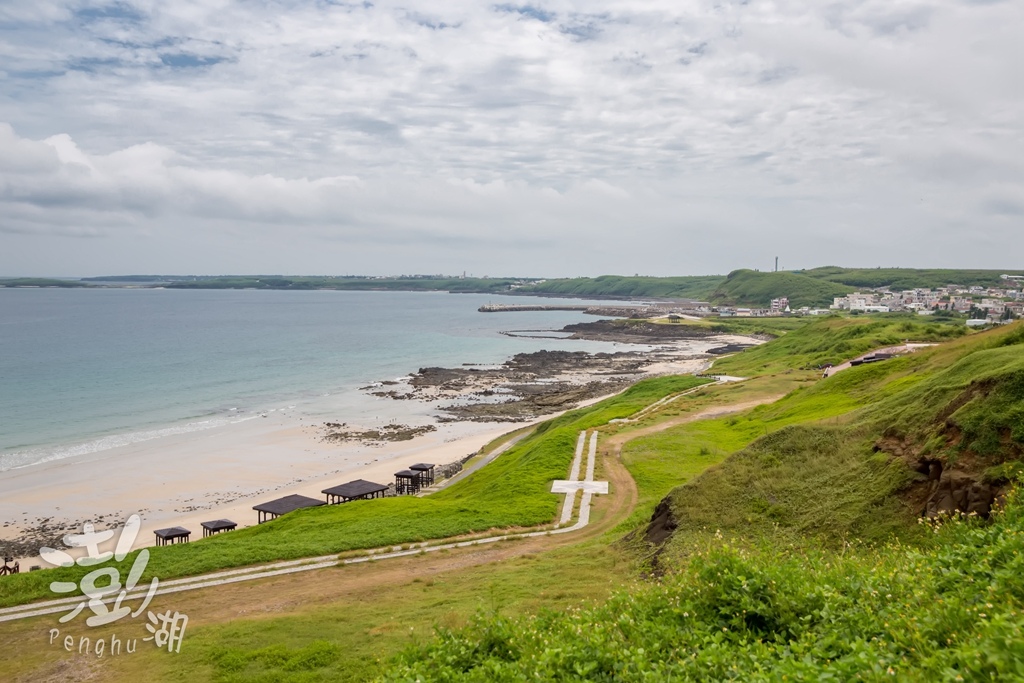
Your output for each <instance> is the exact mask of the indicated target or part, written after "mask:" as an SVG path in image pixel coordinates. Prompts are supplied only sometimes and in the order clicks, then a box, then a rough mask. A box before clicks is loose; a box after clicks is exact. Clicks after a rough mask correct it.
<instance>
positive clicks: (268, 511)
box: [252, 494, 327, 524]
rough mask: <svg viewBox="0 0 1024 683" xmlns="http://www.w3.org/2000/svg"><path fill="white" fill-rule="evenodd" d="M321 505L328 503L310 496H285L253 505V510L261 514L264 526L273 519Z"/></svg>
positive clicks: (260, 519) (260, 521)
mask: <svg viewBox="0 0 1024 683" xmlns="http://www.w3.org/2000/svg"><path fill="white" fill-rule="evenodd" d="M320 505H327V503H325V502H324V501H322V500H317V499H316V498H310V497H309V496H300V495H298V494H293V495H290V496H285V497H284V498H278V499H277V500H272V501H270V502H268V503H260V504H259V505H253V506H252V509H253V510H255V511H256V512H258V513H259V523H260V524H263V522H269V521H270V520H272V519H277V518H278V517H280V516H281V515H285V514H288V513H289V512H293V511H294V510H300V509H302V508H314V507H318V506H320Z"/></svg>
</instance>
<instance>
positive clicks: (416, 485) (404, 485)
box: [395, 470, 420, 496]
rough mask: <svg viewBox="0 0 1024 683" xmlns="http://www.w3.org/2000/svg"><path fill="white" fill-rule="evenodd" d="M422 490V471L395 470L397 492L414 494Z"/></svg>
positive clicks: (399, 493)
mask: <svg viewBox="0 0 1024 683" xmlns="http://www.w3.org/2000/svg"><path fill="white" fill-rule="evenodd" d="M419 490H420V473H419V472H416V471H413V470H402V471H401V472H395V493H396V494H398V495H400V496H401V495H402V494H410V495H411V494H414V493H419Z"/></svg>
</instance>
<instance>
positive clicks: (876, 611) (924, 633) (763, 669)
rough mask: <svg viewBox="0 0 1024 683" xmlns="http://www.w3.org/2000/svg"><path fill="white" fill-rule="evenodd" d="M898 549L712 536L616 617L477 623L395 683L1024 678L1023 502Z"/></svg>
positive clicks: (418, 654)
mask: <svg viewBox="0 0 1024 683" xmlns="http://www.w3.org/2000/svg"><path fill="white" fill-rule="evenodd" d="M934 536H935V542H934V543H933V544H932V545H931V546H930V547H928V548H927V549H925V550H922V549H917V548H907V547H904V546H901V545H899V544H892V545H887V546H884V547H881V548H867V547H861V546H858V545H857V544H853V545H850V546H848V547H847V548H846V549H845V552H844V553H843V554H842V555H837V554H835V553H832V552H828V551H810V550H808V551H802V552H798V553H791V552H787V551H786V549H780V548H778V547H771V546H764V547H761V548H758V549H756V550H754V551H746V550H743V549H739V548H736V547H733V546H731V545H730V544H729V543H728V542H726V541H725V540H724V539H722V538H721V536H718V535H716V536H715V537H712V538H711V539H710V540H709V542H708V543H707V544H706V546H705V547H704V548H702V549H700V550H699V552H697V553H696V554H695V555H694V557H693V560H692V561H691V562H690V563H689V564H688V566H686V568H685V569H683V570H682V571H681V572H680V573H679V574H678V575H675V576H671V577H669V578H667V579H666V580H665V581H664V582H663V583H662V584H656V585H649V586H646V587H638V588H633V589H631V590H627V591H622V592H619V593H617V594H616V595H615V596H614V597H612V598H611V599H610V600H609V601H608V602H606V603H605V604H602V605H599V606H596V607H587V608H582V609H577V610H572V611H569V612H565V611H561V612H546V613H543V614H540V615H539V616H536V617H533V618H529V619H508V618H504V617H502V616H500V615H480V616H479V617H478V618H477V619H476V621H475V622H474V623H473V624H471V625H470V626H469V627H467V628H463V629H456V630H447V629H441V630H440V631H439V634H438V637H437V639H436V640H435V641H434V642H432V643H430V644H429V645H427V646H424V647H417V648H412V649H410V650H408V651H407V652H406V653H404V654H403V655H402V656H401V657H400V658H398V659H397V660H396V662H395V663H394V666H393V668H392V669H391V670H390V671H388V672H387V673H386V674H385V675H384V676H383V678H382V680H387V681H411V680H421V681H520V680H587V681H651V680H659V681H667V680H681V681H702V680H744V681H760V680H787V679H792V680H815V681H823V680H835V681H849V680H881V679H883V678H889V677H896V679H897V680H997V679H998V680H1010V679H1013V680H1019V679H1020V678H1021V677H1022V676H1024V612H1022V608H1024V504H1022V501H1021V499H1020V495H1019V494H1018V493H1014V494H1012V495H1011V496H1010V499H1009V500H1008V502H1007V506H1006V509H1005V511H1004V512H1002V513H999V514H997V515H996V517H995V521H994V523H992V524H984V523H981V522H980V521H979V520H977V519H976V518H964V519H952V520H947V521H945V523H942V524H937V525H936V526H935V527H934Z"/></svg>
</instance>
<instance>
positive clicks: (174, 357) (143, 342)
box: [0, 289, 610, 471]
mask: <svg viewBox="0 0 1024 683" xmlns="http://www.w3.org/2000/svg"><path fill="white" fill-rule="evenodd" d="M489 302H493V303H499V302H505V303H518V304H526V303H549V304H550V303H552V301H551V300H550V299H535V298H533V297H500V296H492V295H473V294H458V295H454V294H446V293H416V292H334V291H310V292H284V291H255V290H240V291H228V290H207V291H201V290H200V291H180V290H153V289H96V290H78V289H70V290H60V289H0V471H2V470H4V469H10V468H12V467H20V466H24V465H29V464H33V463H37V462H42V461H46V460H53V459H58V458H66V457H74V456H75V455H79V454H84V453H89V452H95V451H97V450H103V449H106V448H112V447H116V446H119V445H123V444H125V443H131V442H135V441H141V440H148V439H155V438H160V437H161V436H165V435H168V434H173V433H178V432H181V431H193V430H199V429H205V428H209V427H213V426H217V425H220V424H225V423H228V422H232V421H239V420H244V419H248V418H250V417H252V416H253V415H256V414H258V413H259V412H260V411H263V410H267V409H268V408H270V407H274V406H281V407H284V406H285V405H288V406H298V407H299V408H298V409H299V410H302V411H305V412H306V413H307V414H310V415H317V414H328V413H330V414H332V415H333V417H335V418H341V419H344V417H345V416H344V415H338V414H337V411H338V410H339V406H342V407H344V406H346V405H348V406H350V408H351V409H352V410H355V408H354V403H352V401H353V400H354V399H353V398H352V397H354V396H356V395H357V394H358V395H359V396H362V394H359V393H358V392H357V391H356V389H357V387H359V386H363V385H366V384H368V383H371V382H374V381H379V380H382V379H394V378H398V377H402V376H405V375H408V374H409V373H411V372H415V371H416V370H417V369H418V368H420V367H425V366H430V365H446V366H453V365H459V364H462V363H497V362H501V361H503V360H505V359H506V358H508V357H509V356H511V355H513V354H515V353H519V352H528V351H536V350H539V349H542V348H546V349H570V350H608V347H609V346H610V345H604V344H599V343H594V342H579V341H569V340H557V339H543V340H540V339H523V338H511V337H508V336H505V335H502V334H500V331H502V330H509V329H552V328H553V329H557V328H559V327H561V326H563V325H565V324H568V323H571V322H578V321H581V320H585V319H587V318H588V316H584V315H583V314H582V313H574V312H565V311H558V312H555V311H540V312H517V313H479V312H477V310H476V309H477V308H478V307H479V306H480V305H482V304H485V303H489ZM574 303H578V302H574ZM590 319H593V318H590ZM339 396H347V397H348V401H349V402H348V403H344V402H341V403H339V402H338V401H337V400H333V401H332V400H331V398H330V397H335V399H337V397H339ZM363 400H364V401H365V400H366V399H365V398H364V399H363ZM370 400H372V399H370Z"/></svg>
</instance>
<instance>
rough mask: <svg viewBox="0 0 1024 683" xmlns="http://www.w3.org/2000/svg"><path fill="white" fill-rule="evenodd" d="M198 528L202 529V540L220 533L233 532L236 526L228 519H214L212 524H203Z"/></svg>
mask: <svg viewBox="0 0 1024 683" xmlns="http://www.w3.org/2000/svg"><path fill="white" fill-rule="evenodd" d="M200 526H202V527H203V538H209V537H210V536H213V535H214V534H219V533H220V532H222V531H234V529H235V527H236V526H238V525H237V524H235V523H234V522H232V521H231V520H230V519H215V520H213V521H212V522H203V523H202V524H201V525H200Z"/></svg>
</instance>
